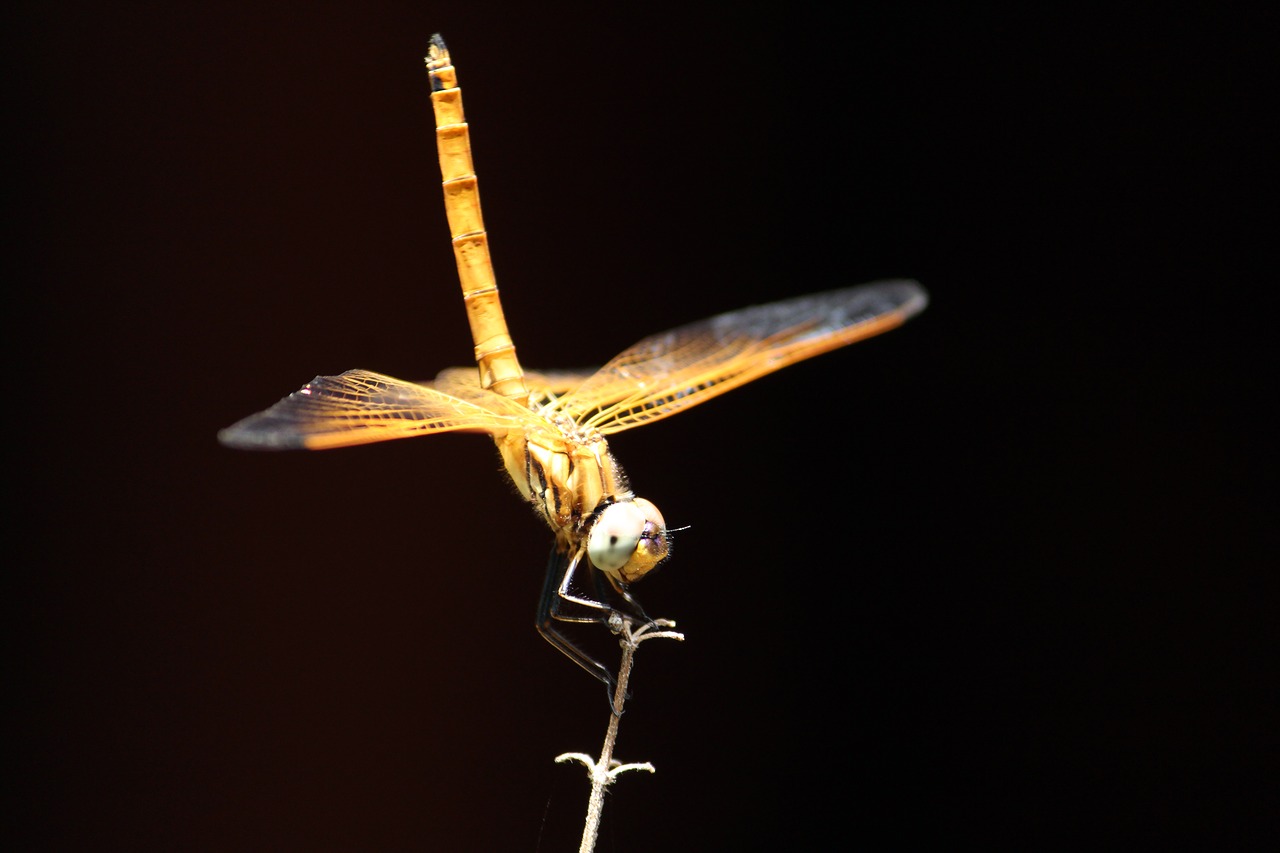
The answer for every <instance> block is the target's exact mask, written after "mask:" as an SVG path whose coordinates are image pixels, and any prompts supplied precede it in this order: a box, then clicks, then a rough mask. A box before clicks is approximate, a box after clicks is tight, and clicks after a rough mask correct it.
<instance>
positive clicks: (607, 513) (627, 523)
mask: <svg viewBox="0 0 1280 853" xmlns="http://www.w3.org/2000/svg"><path fill="white" fill-rule="evenodd" d="M644 523H645V517H644V512H643V511H642V510H641V509H640V508H639V507H637V506H636V505H635V503H633V502H632V501H623V502H622V503H616V504H610V505H609V506H607V507H605V508H604V510H603V511H602V512H601V513H600V515H599V517H597V518H596V522H595V524H594V525H592V527H591V534H590V535H589V536H588V537H587V556H589V557H590V558H591V562H592V564H594V565H595V567H596V568H598V569H604V570H605V571H606V572H617V571H618V570H619V569H621V568H622V567H623V566H625V565H626V564H627V560H630V559H631V555H632V554H634V553H635V550H636V545H637V544H639V542H640V536H641V534H642V533H644Z"/></svg>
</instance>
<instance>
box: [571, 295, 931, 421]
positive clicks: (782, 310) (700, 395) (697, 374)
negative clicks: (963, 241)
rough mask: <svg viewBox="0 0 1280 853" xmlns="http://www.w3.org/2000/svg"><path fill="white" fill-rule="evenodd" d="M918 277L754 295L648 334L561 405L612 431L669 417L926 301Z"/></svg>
mask: <svg viewBox="0 0 1280 853" xmlns="http://www.w3.org/2000/svg"><path fill="white" fill-rule="evenodd" d="M927 302H928V297H927V295H926V294H925V291H924V289H923V288H922V287H920V285H919V284H917V283H916V282H914V281H880V282H874V283H872V284H864V285H859V286H857V287H849V288H844V289H842V290H832V291H828V292H826V293H815V294H812V295H810V296H802V297H799V298H796V299H788V300H785V301H782V302H773V303H770V304H767V305H755V306H752V307H750V308H743V309H741V310H738V311H731V312H729V313H727V314H720V315H718V316H716V317H711V318H709V319H707V320H702V321H700V322H697V323H691V324H689V325H687V326H681V327H680V328H677V329H672V330H671V331H669V332H663V333H662V334H658V335H653V336H652V337H648V338H645V339H644V340H642V341H640V342H639V343H637V344H636V345H635V346H632V347H630V348H629V349H627V350H625V351H623V352H622V353H621V354H619V355H618V356H617V357H615V358H614V359H613V360H612V361H610V362H609V363H608V364H606V365H605V366H604V367H602V368H601V369H600V370H599V371H598V372H597V373H596V374H595V375H594V376H592V377H591V378H589V379H587V380H586V381H585V382H583V383H582V384H581V385H579V386H578V387H577V388H576V389H574V390H573V391H571V392H570V393H568V394H566V395H565V396H564V397H563V398H562V399H561V401H560V404H559V406H558V407H557V408H559V409H560V410H561V411H564V412H566V413H568V414H569V415H570V416H572V417H573V418H574V419H575V420H576V421H578V422H579V423H584V424H587V425H590V426H593V427H595V428H596V429H598V430H600V432H601V433H604V434H606V435H608V434H610V433H615V432H619V431H621V430H624V429H630V428H631V427H634V426H638V425H639V424H642V423H648V422H649V421H653V420H657V419H659V418H665V417H667V416H668V415H672V414H675V413H676V412H678V411H680V410H682V409H686V408H688V407H689V406H696V405H698V404H699V403H703V402H705V401H707V400H709V399H711V398H712V397H715V396H717V395H719V394H723V393H724V392H725V391H728V390H730V389H732V388H737V387H738V386H739V385H742V384H744V383H747V382H750V381H752V380H753V379H758V378H760V377H761V376H764V375H766V374H768V373H772V372H773V371H775V370H779V369H781V368H783V367H786V366H787V365H789V364H794V363H795V362H797V361H801V360H802V359H806V358H811V357H813V356H815V355H819V354H820V353H824V352H828V351H830V350H833V349H836V348H838V347H842V346H845V345H847V344H851V343H854V342H855V341H860V340H863V339H864V338H869V337H871V336H873V335H877V334H879V333H881V332H885V331H888V330H889V329H892V328H894V327H895V326H899V325H901V324H902V323H903V322H905V321H906V320H907V319H908V318H909V317H911V316H912V315H913V314H917V313H919V312H920V311H922V310H924V307H925V305H926V304H927Z"/></svg>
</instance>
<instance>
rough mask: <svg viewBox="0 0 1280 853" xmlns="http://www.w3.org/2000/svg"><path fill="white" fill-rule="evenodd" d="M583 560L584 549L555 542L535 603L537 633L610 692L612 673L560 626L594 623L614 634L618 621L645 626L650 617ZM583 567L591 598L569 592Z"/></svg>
mask: <svg viewBox="0 0 1280 853" xmlns="http://www.w3.org/2000/svg"><path fill="white" fill-rule="evenodd" d="M585 560H586V551H585V549H583V548H576V549H575V548H571V547H569V546H568V545H567V544H565V543H561V542H556V544H555V545H554V546H553V547H552V549H551V556H550V558H549V559H548V561H547V576H546V580H545V581H544V582H543V585H542V597H541V599H540V600H539V601H538V621H537V627H538V632H539V633H540V634H542V636H543V637H545V638H546V639H547V642H549V643H551V645H553V646H555V647H556V648H557V649H559V650H560V651H562V652H564V653H565V654H566V655H568V657H569V658H570V659H571V660H573V661H574V662H575V663H577V664H578V665H579V666H581V667H582V668H583V669H585V670H586V671H587V672H589V673H591V674H592V675H594V676H595V677H596V678H598V679H600V680H601V681H603V682H604V683H605V685H606V686H608V687H609V688H610V690H612V688H613V686H614V685H615V684H616V683H617V678H616V677H615V676H614V674H613V672H612V671H611V670H610V669H609V668H608V667H607V666H605V665H604V664H602V663H600V662H599V661H597V660H596V659H595V658H593V657H591V656H590V655H589V654H587V653H586V652H584V651H583V650H582V649H580V648H579V647H578V646H577V645H575V644H574V642H573V641H572V640H570V639H569V637H568V636H567V635H566V634H565V633H564V631H563V628H562V626H563V625H564V624H565V623H570V622H579V623H589V622H596V623H599V624H602V625H605V626H608V627H609V628H610V630H611V631H613V632H614V633H615V634H616V633H617V632H618V631H619V630H620V629H621V622H619V621H617V620H626V621H629V622H631V623H632V624H645V623H647V622H648V621H649V618H648V617H647V616H645V614H644V610H643V609H641V607H640V605H639V603H638V602H637V601H636V600H635V599H634V598H632V597H631V595H630V593H628V592H627V590H626V588H625V587H624V586H622V585H621V584H619V583H616V582H614V581H613V580H612V579H611V578H608V577H607V576H606V575H605V573H604V572H600V571H596V570H594V568H593V567H592V566H591V565H590V564H589V563H588V564H586V565H585V566H584V565H583V564H584V562H585ZM582 568H585V570H586V571H588V572H590V573H591V585H592V588H593V589H592V591H593V593H594V596H595V597H594V598H589V597H586V596H584V595H580V594H576V593H574V592H573V591H572V588H573V585H574V573H575V572H576V571H577V570H579V569H582ZM608 602H613V603H612V604H611V603H608ZM615 604H616V605H617V606H614V605H615ZM611 621H612V622H614V624H613V625H610V622H611Z"/></svg>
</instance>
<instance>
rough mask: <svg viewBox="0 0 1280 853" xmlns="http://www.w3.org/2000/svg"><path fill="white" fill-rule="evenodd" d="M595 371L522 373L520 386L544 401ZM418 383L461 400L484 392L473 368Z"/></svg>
mask: <svg viewBox="0 0 1280 853" xmlns="http://www.w3.org/2000/svg"><path fill="white" fill-rule="evenodd" d="M597 370H598V368H595V367H588V368H582V369H580V370H526V371H524V384H525V387H526V388H528V389H529V394H530V395H531V396H532V397H533V399H534V400H535V401H538V402H545V401H547V400H551V399H554V398H556V397H559V396H560V395H562V394H565V393H567V392H569V391H572V390H573V389H574V388H577V387H578V386H579V385H581V384H582V383H583V382H585V381H587V379H589V378H591V376H592V375H594V374H595V373H596V371H597ZM422 384H423V385H426V386H427V387H429V388H435V389H437V390H440V391H443V392H444V393H446V394H452V395H453V396H455V397H461V398H462V399H464V400H471V399H474V397H475V396H476V394H477V393H479V394H485V393H488V392H485V391H484V390H483V389H481V387H480V372H479V371H478V370H476V369H475V368H474V367H446V368H445V369H444V370H442V371H440V373H439V374H437V375H436V378H435V379H434V380H432V381H431V382H423V383H422Z"/></svg>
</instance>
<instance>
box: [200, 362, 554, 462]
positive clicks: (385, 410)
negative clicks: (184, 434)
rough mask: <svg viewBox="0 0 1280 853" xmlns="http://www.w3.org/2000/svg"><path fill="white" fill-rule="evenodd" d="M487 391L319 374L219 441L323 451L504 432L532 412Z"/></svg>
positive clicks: (361, 374)
mask: <svg viewBox="0 0 1280 853" xmlns="http://www.w3.org/2000/svg"><path fill="white" fill-rule="evenodd" d="M472 372H473V373H474V369H473V370H472ZM477 390H479V388H478V385H477ZM485 393H486V394H487V395H488V396H487V398H484V399H483V400H482V401H481V402H476V401H469V400H461V399H458V398H457V397H453V396H450V395H449V394H446V393H443V392H442V391H438V390H436V389H434V388H428V387H425V386H423V385H418V384H415V383H413V382H405V381H404V380H402V379H393V378H392V377H390V376H383V375H381V374H379V373H372V372H370V371H367V370H348V371H347V372H346V373H343V374H341V375H340V376H317V377H316V378H315V379H313V380H311V381H310V382H308V383H307V384H306V385H304V386H302V388H300V389H299V390H297V391H294V392H293V393H292V394H290V395H289V396H288V397H285V398H284V399H283V400H281V401H280V402H278V403H276V404H275V405H274V406H272V407H271V408H269V409H266V410H265V411H261V412H259V413H258V414H256V415H250V416H249V417H247V418H245V419H244V420H242V421H240V422H239V423H236V424H233V425H232V426H229V427H227V428H226V429H224V430H222V431H221V432H219V433H218V440H219V441H221V442H222V443H223V444H226V445H229V446H231V447H236V448H241V449H246V450H295V449H307V450H320V449H325V448H330V447H346V446H348V445H353V444H369V443H372V442H375V441H388V440H390V439H393V438H408V437H409V436H414V435H425V434H430V433H437V432H451V431H457V430H469V431H473V432H485V433H494V432H502V431H505V430H509V429H515V428H519V427H522V426H524V425H526V424H527V419H528V418H531V417H535V416H534V415H533V413H531V412H529V411H528V410H526V409H523V408H521V407H520V406H519V405H518V404H516V403H513V402H512V401H510V400H507V399H506V398H505V397H502V396H501V395H498V394H493V393H491V392H485Z"/></svg>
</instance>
